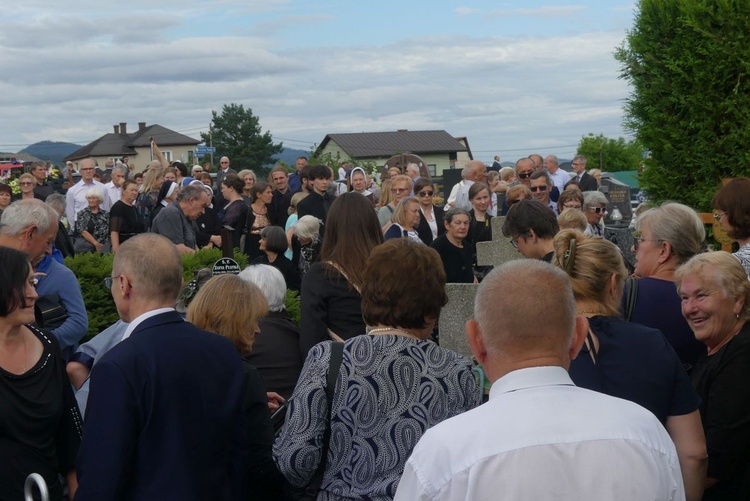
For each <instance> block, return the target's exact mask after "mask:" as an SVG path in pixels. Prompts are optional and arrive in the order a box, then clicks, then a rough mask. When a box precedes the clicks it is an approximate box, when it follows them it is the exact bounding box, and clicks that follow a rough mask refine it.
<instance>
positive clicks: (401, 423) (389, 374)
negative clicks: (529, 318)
mask: <svg viewBox="0 0 750 501" xmlns="http://www.w3.org/2000/svg"><path fill="white" fill-rule="evenodd" d="M342 196H346V195H342ZM354 196H358V195H354ZM339 198H340V197H339ZM360 199H361V200H362V201H363V202H365V203H369V202H367V201H366V200H365V199H363V198H362V197H360ZM337 201H338V199H337ZM334 205H335V204H334ZM332 209H333V208H332ZM329 229H330V228H329ZM327 238H328V235H327V236H326V239H327ZM405 276H409V277H411V278H412V279H411V280H406V281H405V280H404V277H405ZM361 298H362V299H361V304H362V308H361V311H362V316H363V318H364V320H365V322H366V323H367V326H368V327H367V328H366V329H363V332H362V334H363V335H358V336H354V337H351V338H350V339H348V340H346V341H345V342H344V343H343V344H339V343H334V342H330V341H327V342H322V343H320V344H317V345H316V346H314V347H313V348H312V350H310V353H309V355H308V356H307V359H306V360H305V365H304V367H303V368H302V373H301V374H300V378H299V381H298V383H297V387H296V388H295V390H294V393H293V394H292V397H291V398H290V399H289V401H288V411H287V415H286V421H285V424H284V427H283V428H282V430H281V432H280V434H279V436H278V437H277V439H276V442H275V443H274V459H275V461H276V465H277V466H278V468H279V470H280V471H281V473H282V474H283V475H284V477H285V478H286V480H287V481H288V482H289V483H290V484H291V485H292V486H294V487H296V488H298V489H302V491H303V492H304V494H303V496H307V497H301V498H300V497H298V499H317V500H339V499H340V500H352V499H369V500H376V501H379V500H382V501H385V500H390V499H392V498H393V496H394V495H395V493H396V488H397V487H398V483H399V479H400V477H401V474H402V473H403V471H404V466H405V464H406V460H407V459H408V458H409V455H410V454H411V451H412V449H413V448H414V446H415V445H416V443H417V442H418V441H419V439H420V437H421V436H422V435H423V434H424V432H425V431H426V430H427V429H429V428H430V427H432V426H434V425H436V424H437V423H439V422H441V421H443V420H445V419H448V418H450V417H452V416H456V415H458V414H461V413H462V412H465V411H467V410H470V409H472V408H474V407H477V406H478V405H479V404H480V402H481V395H480V391H479V386H478V384H477V382H476V380H475V378H474V374H473V372H472V363H471V362H470V361H469V360H468V359H466V358H464V357H463V356H461V355H459V354H457V353H455V352H452V351H450V350H447V349H445V348H441V347H440V346H438V345H437V344H435V343H433V342H432V341H430V340H429V338H430V334H431V333H432V329H433V327H434V325H435V322H436V320H437V316H438V314H439V312H440V309H441V308H442V307H443V306H444V305H445V303H446V302H447V296H446V294H445V273H444V272H443V269H442V265H441V262H440V257H439V256H438V254H437V252H436V251H435V250H433V249H430V248H429V247H427V246H426V245H423V244H422V243H417V242H414V241H413V240H411V239H408V238H398V239H393V240H389V241H388V242H386V243H384V244H382V245H379V246H377V247H376V248H375V249H374V250H373V251H372V253H371V255H370V258H369V260H368V261H367V265H366V267H365V269H364V272H363V274H362V287H361ZM303 325H304V324H303ZM336 346H341V348H342V351H343V354H342V361H341V362H340V368H339V372H338V375H337V377H336V379H335V380H333V381H330V380H328V379H327V378H328V376H329V375H331V374H334V375H335V374H336V365H337V363H336V360H335V358H333V357H334V354H335V351H334V347H336Z"/></svg>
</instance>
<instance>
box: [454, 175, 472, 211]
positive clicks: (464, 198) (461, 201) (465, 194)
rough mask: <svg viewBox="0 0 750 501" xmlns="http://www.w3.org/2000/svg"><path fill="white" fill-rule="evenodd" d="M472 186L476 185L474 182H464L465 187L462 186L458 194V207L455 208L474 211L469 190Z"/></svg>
mask: <svg viewBox="0 0 750 501" xmlns="http://www.w3.org/2000/svg"><path fill="white" fill-rule="evenodd" d="M472 184H474V181H470V180H468V179H466V180H464V184H463V186H461V188H460V189H459V190H458V194H456V205H455V206H454V207H460V208H462V209H464V210H467V211H468V210H471V209H472V206H471V200H470V199H469V190H470V189H471V185H472Z"/></svg>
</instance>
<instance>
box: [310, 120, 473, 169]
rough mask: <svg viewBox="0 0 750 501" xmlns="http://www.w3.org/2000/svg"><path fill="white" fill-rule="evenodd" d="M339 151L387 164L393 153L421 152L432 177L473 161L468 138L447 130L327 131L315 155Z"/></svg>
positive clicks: (353, 159)
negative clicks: (332, 132)
mask: <svg viewBox="0 0 750 501" xmlns="http://www.w3.org/2000/svg"><path fill="white" fill-rule="evenodd" d="M325 153H330V154H331V155H333V156H334V157H335V156H336V155H337V154H338V155H339V156H340V158H341V161H342V162H343V161H345V160H349V161H351V162H353V163H354V164H356V163H357V160H360V161H364V160H369V161H374V162H375V163H376V164H378V165H381V166H382V165H384V164H385V162H386V160H388V159H389V158H390V157H392V156H394V155H400V154H403V153H411V154H414V155H419V156H420V157H421V158H422V159H423V160H424V161H425V163H426V164H427V170H428V171H429V173H430V176H433V177H434V176H441V175H442V172H443V171H444V170H445V169H451V168H463V166H464V164H465V163H466V162H467V161H469V160H472V159H473V157H472V155H471V149H470V148H469V142H468V140H467V139H466V138H464V137H462V138H455V137H453V136H451V135H450V134H448V133H447V132H446V131H444V130H425V131H409V130H397V131H395V132H358V133H356V132H355V133H344V134H327V135H326V137H325V138H324V139H323V141H322V142H321V143H320V146H318V148H317V150H316V151H315V154H316V155H318V154H325Z"/></svg>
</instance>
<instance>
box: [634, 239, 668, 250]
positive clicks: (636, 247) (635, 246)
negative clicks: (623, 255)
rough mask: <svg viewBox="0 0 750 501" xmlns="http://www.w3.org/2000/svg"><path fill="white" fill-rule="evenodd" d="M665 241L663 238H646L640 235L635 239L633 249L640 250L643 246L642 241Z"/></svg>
mask: <svg viewBox="0 0 750 501" xmlns="http://www.w3.org/2000/svg"><path fill="white" fill-rule="evenodd" d="M663 241H664V240H661V239H657V240H649V239H646V238H641V237H638V238H635V239H634V240H633V250H635V251H638V248H639V247H640V246H641V242H663Z"/></svg>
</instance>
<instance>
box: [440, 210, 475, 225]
mask: <svg viewBox="0 0 750 501" xmlns="http://www.w3.org/2000/svg"><path fill="white" fill-rule="evenodd" d="M458 215H464V216H468V215H469V211H467V210H466V209H463V208H461V207H453V208H451V209H448V210H447V211H446V212H445V216H444V220H445V222H446V223H451V222H453V218H454V217H456V216H458Z"/></svg>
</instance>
